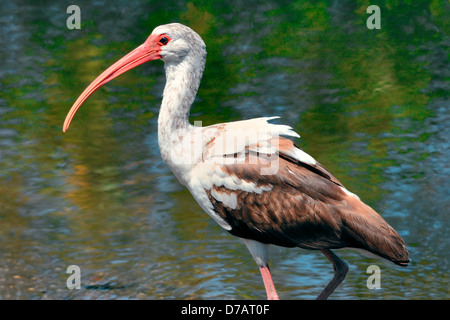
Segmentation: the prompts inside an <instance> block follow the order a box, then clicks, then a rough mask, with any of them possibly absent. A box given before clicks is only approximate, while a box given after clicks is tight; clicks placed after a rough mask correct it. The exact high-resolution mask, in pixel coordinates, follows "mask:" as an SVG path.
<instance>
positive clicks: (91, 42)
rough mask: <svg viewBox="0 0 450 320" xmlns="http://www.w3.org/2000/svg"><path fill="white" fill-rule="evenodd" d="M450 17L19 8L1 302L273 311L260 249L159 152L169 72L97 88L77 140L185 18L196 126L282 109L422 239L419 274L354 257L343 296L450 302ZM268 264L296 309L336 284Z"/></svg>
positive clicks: (419, 11) (5, 103) (256, 9)
mask: <svg viewBox="0 0 450 320" xmlns="http://www.w3.org/2000/svg"><path fill="white" fill-rule="evenodd" d="M72 4H75V5H78V6H79V7H80V9H81V29H79V30H77V29H74V30H69V29H68V28H67V26H66V20H67V19H68V18H69V16H70V14H67V13H66V9H67V7H68V6H69V5H72ZM370 4H377V5H379V7H380V9H381V29H380V30H377V29H374V30H369V29H368V28H367V27H366V20H367V19H368V18H369V16H370V15H369V14H367V13H366V9H367V7H368V6H369V5H370ZM449 13H450V5H449V3H448V1H445V0H432V1H421V0H419V1H379V2H378V3H374V2H373V1H370V2H369V1H363V0H359V1H358V0H355V1H350V0H348V1H346V0H344V1H325V0H322V1H280V0H276V1H253V0H245V1H243V0H241V1H181V0H179V1H138V0H127V1H119V0H115V1H104V0H96V1H91V0H89V1H88V0H86V1H84V0H76V1H59V0H58V1H56V0H54V1H26V0H17V1H16V0H15V1H12V0H4V1H1V2H0V63H1V67H0V299H265V298H266V295H265V290H264V287H263V283H262V280H261V277H260V274H259V271H258V268H257V266H256V264H255V262H254V261H253V259H252V258H251V256H250V254H249V253H248V251H247V249H246V248H245V246H244V245H243V243H242V242H241V241H239V240H238V239H236V238H234V237H232V236H230V235H229V234H228V233H227V232H226V231H225V230H223V229H221V228H220V227H219V226H218V225H216V224H215V222H214V221H212V220H211V219H210V218H209V217H208V216H207V215H206V214H205V213H204V212H203V211H202V210H201V209H200V208H199V206H198V205H197V204H196V202H195V200H194V199H193V198H192V196H191V195H190V193H189V192H188V191H187V190H186V189H185V188H184V187H182V186H181V185H180V184H179V183H178V181H177V180H176V178H175V177H174V176H173V174H172V173H171V172H170V170H169V168H168V167H167V166H166V165H165V164H164V163H163V162H162V160H161V158H160V154H159V149H158V144H157V117H158V110H159V106H160V103H161V94H162V90H163V88H164V84H165V75H164V69H163V63H162V62H161V61H155V62H151V63H147V64H145V65H142V66H140V67H138V68H136V69H134V70H131V71H129V72H127V73H126V74H124V75H122V76H120V77H119V78H117V79H115V80H114V81H112V82H111V83H109V84H108V85H106V86H104V87H103V88H101V89H100V90H98V91H97V92H96V93H95V94H94V95H93V96H91V97H90V98H89V100H88V101H87V102H86V103H85V105H84V107H83V108H81V109H80V111H79V112H78V113H77V116H76V117H75V119H74V121H73V123H72V126H71V129H70V130H69V131H68V132H67V133H66V134H63V133H62V124H63V121H64V118H65V115H66V113H67V112H68V110H69V109H70V107H71V105H72V104H73V102H74V101H75V99H76V98H77V97H78V96H79V94H80V93H81V92H82V91H83V90H84V88H85V87H86V86H87V85H88V84H89V83H90V82H91V81H92V80H93V79H94V78H95V77H96V76H97V75H99V74H100V73H101V72H102V71H103V70H105V69H106V68H107V67H108V66H109V65H110V64H112V63H113V62H115V61H116V60H118V59H119V58H121V57H122V56H124V55H125V54H126V53H128V52H129V51H131V50H132V49H134V48H135V47H137V46H138V45H140V44H141V43H143V42H144V41H145V39H146V38H147V37H148V35H149V34H150V33H151V31H152V30H153V29H154V28H155V27H156V26H158V25H160V24H165V23H170V22H181V23H183V24H186V25H188V26H190V27H191V28H192V29H194V30H195V31H197V32H198V33H199V34H200V35H201V36H202V37H203V39H204V41H205V43H206V45H207V50H208V57H207V65H206V71H205V74H204V77H203V81H202V84H201V86H200V90H199V92H198V98H197V100H196V102H195V104H194V107H193V109H192V111H191V121H192V122H193V121H194V120H201V121H203V124H204V125H209V124H213V123H216V122H225V121H234V120H241V119H248V118H253V117H260V116H272V115H279V116H281V117H282V118H281V119H280V120H277V121H278V122H279V123H285V124H288V125H291V126H292V127H293V128H295V130H296V131H297V132H299V133H300V135H301V138H300V139H297V140H296V141H295V142H296V143H297V144H298V145H299V146H300V147H302V148H303V149H304V150H305V151H306V152H308V153H309V154H311V155H312V156H313V157H314V158H316V159H317V160H318V161H319V162H321V163H322V164H323V165H324V166H325V167H327V168H328V169H329V170H330V171H331V172H332V173H333V174H334V175H335V176H336V177H337V178H338V179H339V180H340V181H341V182H342V183H343V184H344V185H345V186H346V187H347V188H348V189H349V190H350V191H352V192H354V193H357V194H358V195H359V196H360V197H361V199H362V200H363V201H365V202H366V203H367V204H369V205H370V206H372V207H373V208H374V209H375V210H377V211H378V212H379V213H380V214H381V215H382V216H383V217H384V218H385V219H386V220H387V221H388V222H389V223H390V224H391V225H392V226H393V227H394V228H395V229H396V230H397V231H398V232H399V234H400V235H401V236H402V237H403V238H404V240H405V241H406V243H407V245H408V248H409V250H410V253H411V258H412V263H411V264H410V266H409V267H407V268H400V267H396V266H394V265H392V264H388V263H385V262H381V261H378V260H373V259H370V258H366V257H364V256H361V255H359V254H355V253H353V252H351V251H344V250H341V251H338V254H339V255H340V256H341V257H342V258H344V259H345V260H346V261H347V262H348V263H349V266H350V271H349V273H348V276H347V278H346V280H345V281H344V282H343V284H342V285H341V286H340V287H339V288H338V289H337V290H336V291H335V293H334V294H333V295H332V296H331V298H332V299H449V298H450V295H449V291H448V290H449V277H448V273H449V207H450V204H449V189H450V188H449V165H448V163H449V158H450V150H449V137H450V132H449V120H450V117H449V107H450V104H449V80H448V79H449V73H450V72H449V70H450V68H449V59H448V54H449V45H450V39H449V21H450V19H449V17H450V15H449ZM270 257H271V270H272V272H273V277H274V282H275V284H276V287H277V289H278V292H279V294H280V298H282V299H313V298H315V297H316V296H317V295H318V294H319V293H320V291H321V290H322V288H323V287H324V286H325V285H326V283H327V282H328V281H329V280H330V279H331V277H332V274H333V271H332V266H331V264H330V263H329V262H328V260H327V259H326V258H325V257H324V256H323V255H321V254H320V253H319V252H315V251H307V250H302V249H286V248H279V247H272V248H271V256H270ZM372 264H376V265H378V266H380V268H381V289H378V290H369V289H368V288H367V286H366V281H367V279H368V277H369V274H367V273H366V270H367V268H368V267H369V266H370V265H372ZM69 265H78V266H79V267H80V269H81V289H79V290H69V289H68V288H67V287H66V280H67V277H68V276H69V274H66V269H67V267H68V266H69Z"/></svg>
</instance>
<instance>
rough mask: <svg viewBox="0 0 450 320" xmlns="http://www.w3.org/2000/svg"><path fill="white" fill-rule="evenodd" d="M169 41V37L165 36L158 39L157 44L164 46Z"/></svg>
mask: <svg viewBox="0 0 450 320" xmlns="http://www.w3.org/2000/svg"><path fill="white" fill-rule="evenodd" d="M169 41H170V38H169V37H167V36H162V37H161V38H160V39H159V41H158V42H159V44H160V45H162V46H165V45H166V44H168V43H169Z"/></svg>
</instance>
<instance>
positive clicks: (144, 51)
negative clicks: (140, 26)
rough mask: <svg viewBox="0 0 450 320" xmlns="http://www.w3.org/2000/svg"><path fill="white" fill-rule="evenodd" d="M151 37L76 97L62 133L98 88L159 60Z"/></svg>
mask: <svg viewBox="0 0 450 320" xmlns="http://www.w3.org/2000/svg"><path fill="white" fill-rule="evenodd" d="M151 38H152V36H150V37H149V38H148V39H147V41H145V42H144V44H142V45H140V46H139V47H137V48H136V49H134V50H133V51H131V52H130V53H128V54H127V55H126V56H124V57H123V58H121V59H120V60H118V61H117V62H116V63H114V64H113V65H112V66H110V67H109V68H108V69H106V70H105V71H103V73H102V74H101V75H99V76H98V77H97V78H96V79H95V80H94V81H93V82H92V83H91V84H90V85H89V86H88V87H87V88H86V89H85V90H84V91H83V93H82V94H81V95H80V96H79V97H78V99H77V101H75V103H74V104H73V106H72V108H70V110H69V113H68V114H67V116H66V120H64V125H63V132H66V131H67V130H68V129H69V126H70V123H71V122H72V119H73V117H74V116H75V113H76V112H77V111H78V109H79V108H80V107H81V105H82V104H83V103H84V102H85V101H86V99H87V98H89V96H90V95H91V94H93V93H94V92H95V91H96V90H97V89H98V88H100V87H101V86H103V85H104V84H105V83H107V82H109V81H111V80H112V79H114V78H116V77H118V76H119V75H121V74H122V73H124V72H127V71H128V70H130V69H133V68H134V67H137V66H138V65H140V64H143V63H145V62H147V61H151V60H156V59H161V56H160V52H161V48H160V46H159V45H157V44H154V42H153V41H151V40H152V39H151Z"/></svg>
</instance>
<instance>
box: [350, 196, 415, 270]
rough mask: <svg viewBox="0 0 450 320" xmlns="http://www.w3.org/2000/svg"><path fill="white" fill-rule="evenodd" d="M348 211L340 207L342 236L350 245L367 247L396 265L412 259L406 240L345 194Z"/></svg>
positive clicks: (378, 216)
mask: <svg viewBox="0 0 450 320" xmlns="http://www.w3.org/2000/svg"><path fill="white" fill-rule="evenodd" d="M347 200H348V201H347V202H348V203H349V205H350V206H349V207H348V208H351V209H349V210H343V212H342V218H343V223H344V225H345V227H344V230H343V232H344V235H343V236H344V237H345V238H346V239H347V242H348V243H349V246H352V247H355V248H360V249H364V250H367V251H369V252H371V253H373V254H375V255H376V256H379V257H382V258H384V259H387V260H390V261H392V262H393V263H395V264H397V265H399V266H403V267H405V266H407V265H408V263H409V262H410V261H411V259H410V258H409V252H408V249H407V248H406V245H405V242H404V241H403V239H402V238H401V237H400V235H399V234H398V233H397V231H395V230H394V228H392V227H391V226H390V225H389V224H388V223H387V222H386V221H385V220H384V219H383V218H382V217H381V216H380V215H379V214H378V213H377V212H375V210H373V209H372V208H371V207H369V206H368V205H366V204H365V203H363V202H362V201H360V200H359V199H357V198H356V197H351V196H350V197H348V198H347Z"/></svg>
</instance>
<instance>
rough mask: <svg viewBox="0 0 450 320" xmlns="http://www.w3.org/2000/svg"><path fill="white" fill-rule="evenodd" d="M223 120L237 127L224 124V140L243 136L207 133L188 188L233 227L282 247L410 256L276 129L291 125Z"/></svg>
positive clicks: (219, 219) (399, 257) (367, 209)
mask: <svg viewBox="0 0 450 320" xmlns="http://www.w3.org/2000/svg"><path fill="white" fill-rule="evenodd" d="M251 121H254V122H251ZM264 122H265V124H264ZM224 125H225V128H226V127H227V126H228V128H229V131H233V132H236V131H235V129H240V130H241V131H240V135H238V136H236V135H233V134H232V133H231V132H225V131H226V130H224V128H222V130H223V133H226V134H228V136H227V139H228V138H230V137H233V139H238V138H240V139H242V140H243V141H240V142H239V141H237V142H230V141H228V142H227V141H223V142H220V141H221V139H225V138H224V135H223V133H222V135H221V134H219V135H216V136H215V138H212V139H211V140H210V141H209V150H207V151H206V152H205V153H204V159H203V161H202V162H201V163H199V164H198V165H197V166H196V167H195V168H194V170H193V171H192V178H191V183H190V185H189V186H188V187H189V189H190V190H191V192H192V194H193V195H194V197H195V198H196V199H197V201H198V202H199V204H200V205H201V206H202V208H203V209H204V210H205V211H206V212H208V213H209V214H210V215H211V216H212V217H213V218H214V219H215V220H216V221H217V222H218V223H219V224H220V225H221V226H222V227H224V228H225V229H227V230H228V231H229V232H230V233H231V234H233V235H235V236H238V237H242V238H247V239H253V240H256V241H259V242H262V243H272V244H277V245H281V246H287V247H292V246H300V247H304V248H309V249H322V248H341V247H355V248H363V249H366V250H368V251H371V252H372V253H375V254H376V255H379V256H382V257H384V258H387V259H389V260H392V261H394V262H395V261H397V262H396V263H399V264H401V261H406V260H407V259H406V258H405V257H406V256H407V251H406V253H405V250H406V249H405V246H404V243H403V241H402V240H401V238H400V236H398V234H397V233H396V232H395V230H394V229H393V228H391V227H390V226H389V225H388V224H387V223H386V222H385V221H384V220H383V218H381V216H379V215H378V214H377V213H376V212H375V211H374V210H373V209H371V208H370V207H369V206H367V205H365V204H364V203H363V202H361V201H360V200H359V198H358V197H357V196H356V195H354V194H352V193H351V192H349V191H348V190H347V189H345V188H344V187H343V185H342V184H341V183H340V182H339V181H338V180H337V179H336V178H335V177H334V176H333V175H332V174H331V173H330V172H329V171H328V170H326V169H325V168H324V167H323V166H322V165H320V163H318V162H317V161H316V160H314V159H313V158H312V157H311V156H309V155H308V154H306V153H305V152H303V151H302V150H301V149H299V148H298V147H296V146H295V145H294V143H293V142H292V141H290V140H288V139H286V138H283V137H280V136H279V134H285V135H286V133H288V135H291V136H295V134H292V133H293V131H291V128H289V127H287V126H281V128H280V127H278V128H277V125H273V126H275V127H270V126H271V124H268V123H267V118H262V119H254V120H250V122H247V121H243V122H240V125H239V124H237V123H232V124H231V126H235V128H232V129H230V126H229V124H224ZM242 125H244V126H242ZM255 128H256V129H259V130H261V131H259V132H258V130H256V129H255ZM246 129H247V130H246ZM250 129H251V130H250ZM252 130H253V131H252ZM264 130H266V131H264ZM255 132H256V133H255ZM273 132H275V133H276V134H273ZM246 133H249V134H250V136H248V135H247V136H246V135H245V134H246ZM278 133H279V134H278ZM241 136H242V137H245V139H244V138H242V137H241ZM238 140H239V139H238ZM233 148H234V149H233ZM233 151H234V152H233ZM396 255H397V256H396Z"/></svg>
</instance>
